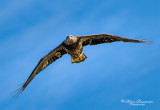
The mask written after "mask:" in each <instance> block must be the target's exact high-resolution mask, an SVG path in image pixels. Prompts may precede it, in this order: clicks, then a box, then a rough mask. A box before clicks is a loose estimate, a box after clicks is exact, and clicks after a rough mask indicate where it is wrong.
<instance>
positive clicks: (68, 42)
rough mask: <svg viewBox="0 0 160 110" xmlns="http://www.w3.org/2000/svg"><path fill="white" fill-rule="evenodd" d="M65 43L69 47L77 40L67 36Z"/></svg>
mask: <svg viewBox="0 0 160 110" xmlns="http://www.w3.org/2000/svg"><path fill="white" fill-rule="evenodd" d="M65 42H66V44H67V45H71V44H74V43H76V42H77V38H76V37H75V36H72V35H68V36H67V38H66V40H65Z"/></svg>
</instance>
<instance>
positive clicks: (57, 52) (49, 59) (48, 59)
mask: <svg viewBox="0 0 160 110" xmlns="http://www.w3.org/2000/svg"><path fill="white" fill-rule="evenodd" d="M66 53H67V52H66V51H65V50H64V49H63V46H62V45H59V46H58V47H57V48H55V49H54V50H52V51H51V52H50V53H48V54H47V55H46V56H45V57H43V58H42V59H41V60H40V61H39V63H38V64H37V66H36V67H35V69H34V70H33V71H32V73H31V75H30V76H29V77H28V79H27V81H26V82H25V83H24V84H23V85H22V86H21V87H20V88H19V89H18V92H17V94H15V96H14V97H15V98H16V97H18V96H19V95H20V94H21V93H22V92H23V91H24V89H25V88H26V87H27V85H28V84H29V83H30V82H31V81H32V80H33V78H34V77H35V76H36V75H37V74H38V73H40V72H41V71H42V70H44V69H45V68H46V67H47V66H48V65H50V64H51V63H53V62H54V61H56V60H57V59H58V58H60V57H62V56H63V55H64V54H66Z"/></svg>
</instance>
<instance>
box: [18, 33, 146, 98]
mask: <svg viewBox="0 0 160 110" xmlns="http://www.w3.org/2000/svg"><path fill="white" fill-rule="evenodd" d="M116 41H123V42H133V43H146V44H148V42H146V41H141V40H136V39H129V38H125V37H120V36H116V35H111V34H96V35H86V36H72V35H69V36H67V38H66V39H65V40H64V41H63V42H62V43H61V44H60V45H59V46H58V47H56V48H55V49H53V50H52V51H51V52H49V53H48V54H47V55H46V56H44V57H43V58H42V59H41V60H40V61H39V63H38V64H37V66H36V67H35V68H34V70H33V71H32V73H31V75H30V76H29V78H28V79H27V81H26V82H25V83H24V84H23V85H22V87H20V88H19V89H18V92H17V94H16V95H15V97H17V96H19V94H21V93H22V92H23V91H24V89H25V88H26V87H27V86H28V84H29V83H30V82H31V81H32V80H33V78H34V77H35V76H36V75H37V74H38V73H40V72H41V71H42V70H44V69H45V68H46V67H47V66H48V65H50V64H51V63H53V62H54V61H56V60H57V59H59V58H61V57H62V56H63V55H64V54H69V55H70V56H71V59H72V63H80V62H83V61H84V60H85V59H86V58H87V57H86V55H85V54H84V53H83V47H84V46H87V45H97V44H102V43H111V42H116Z"/></svg>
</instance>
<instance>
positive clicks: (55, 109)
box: [0, 0, 160, 110]
mask: <svg viewBox="0 0 160 110" xmlns="http://www.w3.org/2000/svg"><path fill="white" fill-rule="evenodd" d="M159 6H160V1H159V0H94V1H93V0H79V1H78V0H70V1H66V0H45V1H40V0H1V1H0V50H1V52H0V62H1V63H0V88H1V90H0V109H1V110H22V109H23V110H107V109H110V110H122V109H123V110H131V109H137V110H158V109H160V107H159V103H160V95H159V93H160V81H159V77H160V70H159V67H160V66H159V64H160V63H159V62H160V58H159V56H160V52H159V50H160V43H159V42H160V37H159V35H160V32H159V30H160V13H159V11H160V7H159ZM101 33H109V34H114V35H119V36H124V37H128V38H136V37H139V36H142V39H143V38H148V37H152V38H151V39H149V40H152V41H153V42H154V43H153V45H144V44H134V43H123V42H115V43H111V44H103V45H97V46H87V47H85V48H84V53H85V54H86V56H87V57H88V58H87V59H86V60H85V62H82V63H79V64H71V57H70V56H69V55H64V56H63V57H62V58H61V59H59V60H57V61H56V62H55V63H53V64H52V65H50V66H49V67H48V68H46V69H45V70H44V71H42V72H41V73H40V74H39V75H37V76H36V77H35V79H34V80H33V81H32V82H31V83H30V84H29V86H28V87H27V88H26V90H25V91H24V92H23V94H22V95H21V96H20V97H19V98H18V99H17V100H12V99H11V97H12V95H13V94H10V93H11V92H13V91H14V90H16V89H17V88H18V86H17V85H19V84H21V83H23V82H24V81H26V79H27V78H28V76H29V75H30V73H31V72H32V70H33V69H34V67H35V66H36V64H37V63H38V61H39V60H40V59H41V58H42V57H43V56H45V55H46V54H47V53H48V52H49V51H51V50H52V49H53V48H55V47H56V46H57V45H59V44H60V43H61V42H62V41H63V40H64V39H65V38H66V36H67V35H69V34H71V35H89V34H101ZM122 99H125V100H132V101H136V100H138V99H141V100H143V101H153V103H150V104H146V105H145V106H130V105H129V104H127V103H122V102H121V100H122Z"/></svg>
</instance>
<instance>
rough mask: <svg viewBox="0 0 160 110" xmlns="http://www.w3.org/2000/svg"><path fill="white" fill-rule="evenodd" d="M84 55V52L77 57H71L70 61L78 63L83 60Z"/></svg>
mask: <svg viewBox="0 0 160 110" xmlns="http://www.w3.org/2000/svg"><path fill="white" fill-rule="evenodd" d="M86 58H87V57H86V55H85V54H84V53H82V54H81V55H80V56H79V57H76V58H74V57H72V63H80V62H83V61H84V60H85V59H86Z"/></svg>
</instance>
